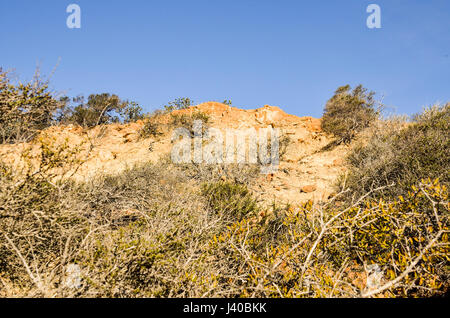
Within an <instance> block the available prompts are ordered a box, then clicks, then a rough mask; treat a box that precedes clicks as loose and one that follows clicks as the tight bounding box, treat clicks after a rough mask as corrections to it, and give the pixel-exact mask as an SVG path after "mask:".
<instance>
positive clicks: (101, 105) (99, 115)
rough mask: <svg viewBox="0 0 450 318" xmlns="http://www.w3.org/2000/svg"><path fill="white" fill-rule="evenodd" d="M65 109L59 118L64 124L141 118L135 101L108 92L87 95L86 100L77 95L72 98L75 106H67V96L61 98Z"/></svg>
mask: <svg viewBox="0 0 450 318" xmlns="http://www.w3.org/2000/svg"><path fill="white" fill-rule="evenodd" d="M62 100H63V101H64V102H65V103H66V105H65V107H66V111H65V112H64V113H63V115H62V116H61V118H60V121H61V122H62V123H65V124H76V125H80V126H83V127H86V128H92V127H95V126H98V125H104V124H110V123H113V122H125V123H129V122H133V121H136V120H139V119H143V118H144V117H143V116H144V115H143V114H142V108H141V107H140V106H139V105H138V104H137V103H136V102H130V101H124V100H121V99H120V98H119V97H118V96H117V95H111V94H108V93H103V94H92V95H89V97H88V100H87V102H84V97H83V96H79V97H76V98H73V99H72V102H73V103H75V104H78V105H76V106H68V103H69V101H70V99H69V98H67V97H65V98H64V99H62Z"/></svg>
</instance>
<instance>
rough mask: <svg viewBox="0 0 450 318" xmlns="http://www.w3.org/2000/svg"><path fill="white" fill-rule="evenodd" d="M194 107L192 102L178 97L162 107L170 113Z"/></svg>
mask: <svg viewBox="0 0 450 318" xmlns="http://www.w3.org/2000/svg"><path fill="white" fill-rule="evenodd" d="M193 105H194V101H193V100H191V99H190V98H188V97H180V98H177V99H175V100H174V101H172V102H169V103H168V104H167V105H165V106H164V111H165V112H166V113H170V112H172V111H174V110H180V109H186V108H188V107H190V106H193Z"/></svg>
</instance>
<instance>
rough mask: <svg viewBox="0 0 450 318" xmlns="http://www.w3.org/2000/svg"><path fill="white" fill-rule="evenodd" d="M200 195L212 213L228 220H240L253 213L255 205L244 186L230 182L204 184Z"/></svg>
mask: <svg viewBox="0 0 450 318" xmlns="http://www.w3.org/2000/svg"><path fill="white" fill-rule="evenodd" d="M202 194H203V195H204V196H206V197H207V199H208V203H209V206H210V207H211V209H212V211H214V213H216V214H219V215H222V216H224V217H226V218H229V219H235V220H236V219H242V218H243V217H244V216H246V215H247V214H249V213H252V212H255V211H256V209H257V205H256V202H255V200H254V199H253V197H252V195H251V194H250V193H249V191H248V189H247V187H246V186H244V185H240V184H235V183H230V182H224V181H221V182H216V183H204V184H203V185H202Z"/></svg>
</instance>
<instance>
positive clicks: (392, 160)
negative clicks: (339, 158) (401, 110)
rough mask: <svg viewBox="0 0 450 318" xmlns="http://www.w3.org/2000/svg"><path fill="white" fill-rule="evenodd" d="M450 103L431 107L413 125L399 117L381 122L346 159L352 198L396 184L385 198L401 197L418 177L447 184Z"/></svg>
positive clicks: (449, 167)
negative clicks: (388, 196) (436, 179)
mask: <svg viewBox="0 0 450 318" xmlns="http://www.w3.org/2000/svg"><path fill="white" fill-rule="evenodd" d="M449 125H450V104H446V105H444V106H433V107H431V108H428V109H425V110H424V112H423V113H421V114H419V115H416V116H415V118H414V120H413V122H412V123H406V122H405V121H404V120H402V119H401V118H393V119H391V120H388V121H380V122H379V123H378V124H377V125H376V126H374V127H373V128H372V129H371V130H370V131H369V132H368V135H369V137H368V138H366V139H365V140H363V141H362V142H360V143H358V144H357V145H356V146H355V147H354V149H353V150H352V152H351V153H350V155H349V157H348V162H349V164H350V171H349V175H348V178H347V179H346V180H345V181H346V186H347V187H349V188H350V189H351V190H352V191H351V193H352V194H354V195H356V196H357V195H362V194H364V193H366V192H368V191H370V190H371V189H373V188H376V187H380V186H383V185H387V184H392V183H393V184H395V185H396V186H395V187H389V188H388V189H386V190H385V191H384V194H386V195H401V194H403V195H404V194H405V193H407V191H408V190H409V188H410V187H411V186H412V185H414V184H416V183H417V181H418V180H420V178H432V179H435V178H440V181H441V182H442V183H443V184H445V185H448V184H449V181H450V174H449V173H450V138H449V131H450V127H449Z"/></svg>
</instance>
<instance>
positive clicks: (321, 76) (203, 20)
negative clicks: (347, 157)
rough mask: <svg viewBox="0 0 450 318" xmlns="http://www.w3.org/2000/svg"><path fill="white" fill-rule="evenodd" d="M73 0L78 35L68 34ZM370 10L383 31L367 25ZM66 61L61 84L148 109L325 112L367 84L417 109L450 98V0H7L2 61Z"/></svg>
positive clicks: (20, 64) (29, 70)
mask: <svg viewBox="0 0 450 318" xmlns="http://www.w3.org/2000/svg"><path fill="white" fill-rule="evenodd" d="M70 3H76V4H78V5H79V6H80V7H81V10H82V17H81V19H82V22H81V23H82V27H81V29H78V30H76V29H68V28H67V27H66V19H67V16H68V14H67V13H66V7H67V5H69V4H70ZM371 3H376V4H378V5H379V6H380V7H381V10H382V11H381V18H382V28H381V29H368V28H367V27H366V19H367V17H368V15H369V14H368V13H366V7H367V6H368V5H369V4H371ZM59 58H61V62H60V64H59V67H58V68H57V70H56V73H55V75H54V76H53V78H52V88H53V89H55V90H57V91H64V92H66V94H68V95H70V96H76V95H79V94H84V95H88V94H90V93H101V92H110V93H115V94H118V95H119V96H120V97H122V98H124V99H130V100H135V101H137V102H139V103H140V104H141V105H142V106H143V107H144V109H145V110H148V111H149V110H153V109H155V108H157V107H160V106H161V105H163V104H165V103H166V102H168V101H170V100H172V99H174V98H176V97H181V96H186V97H191V98H192V99H194V101H196V102H204V101H209V100H218V101H222V100H224V99H232V101H233V106H237V107H242V108H257V107H261V106H263V105H265V104H269V105H276V106H280V107H282V108H283V109H284V110H285V111H287V112H289V113H292V114H296V115H311V116H315V117H320V116H321V114H322V111H323V106H324V104H325V102H326V101H327V100H328V99H329V98H330V97H331V96H332V94H333V92H334V90H335V89H336V88H337V87H338V86H340V85H344V84H347V83H348V84H350V85H352V86H353V85H356V84H358V83H362V84H363V85H364V86H366V87H367V88H369V89H372V90H374V91H376V92H378V93H379V94H383V95H384V96H385V98H384V102H385V103H386V104H387V105H388V106H390V107H395V109H396V111H397V112H398V113H407V114H412V113H414V112H417V111H419V110H420V109H421V108H422V107H423V106H425V105H429V104H432V103H434V102H437V101H440V102H446V101H450V94H449V93H450V1H448V0H427V1H425V0H386V1H380V0H371V1H363V0H347V1H338V0H333V1H313V0H310V1H301V0H292V1H288V0H277V1H275V0H270V1H265V0H221V1H219V0H179V1H178V0H177V1H176V0H161V1H151V0H142V1H138V0H129V1H119V0H108V1H105V0H71V1H65V0H53V1H52V0H39V1H24V0H14V1H12V0H11V1H9V0H0V66H2V67H3V68H6V69H11V68H14V69H15V71H16V74H18V75H19V76H20V78H21V79H24V80H26V79H30V78H31V76H32V74H33V72H34V69H35V67H36V64H37V63H38V62H40V63H41V68H42V70H43V73H47V74H48V73H49V72H50V71H51V70H52V68H53V67H54V66H55V64H56V63H57V61H58V59H59Z"/></svg>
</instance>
